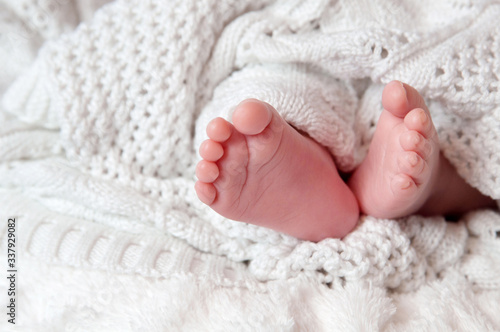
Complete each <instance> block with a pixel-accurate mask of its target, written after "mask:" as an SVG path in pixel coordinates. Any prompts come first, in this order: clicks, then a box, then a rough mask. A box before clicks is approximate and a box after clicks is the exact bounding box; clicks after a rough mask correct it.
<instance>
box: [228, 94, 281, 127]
mask: <svg viewBox="0 0 500 332" xmlns="http://www.w3.org/2000/svg"><path fill="white" fill-rule="evenodd" d="M271 119H272V112H271V110H270V109H269V108H268V106H267V104H266V103H264V102H261V101H259V100H257V99H247V100H244V101H243V102H241V104H239V105H238V107H237V108H236V110H235V111H234V113H233V118H232V120H233V124H234V126H235V128H236V129H237V130H238V131H239V132H240V133H242V134H244V135H257V134H260V133H261V132H262V131H263V130H264V129H265V128H266V127H267V125H268V124H269V123H270V122H271Z"/></svg>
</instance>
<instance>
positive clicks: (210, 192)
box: [194, 181, 217, 205]
mask: <svg viewBox="0 0 500 332" xmlns="http://www.w3.org/2000/svg"><path fill="white" fill-rule="evenodd" d="M194 189H195V190H196V195H198V198H199V199H200V201H202V202H203V203H205V204H207V205H211V204H212V203H213V202H214V201H215V197H216V196H217V190H216V189H215V187H214V185H213V184H211V183H204V182H201V181H197V182H196V183H195V184H194Z"/></svg>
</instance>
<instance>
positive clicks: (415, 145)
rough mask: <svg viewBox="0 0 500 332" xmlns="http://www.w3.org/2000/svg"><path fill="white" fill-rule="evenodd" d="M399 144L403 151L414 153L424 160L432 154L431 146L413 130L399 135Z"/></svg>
mask: <svg viewBox="0 0 500 332" xmlns="http://www.w3.org/2000/svg"><path fill="white" fill-rule="evenodd" d="M399 143H400V144H401V147H402V148H403V150H405V151H414V152H416V153H417V154H418V155H419V156H420V157H422V158H423V159H424V160H427V159H428V157H429V156H430V155H431V154H432V149H433V148H432V144H431V143H430V142H429V140H428V139H426V138H425V137H424V136H423V135H422V134H420V133H419V132H417V131H415V130H408V131H406V132H404V133H402V134H401V136H400V137H399Z"/></svg>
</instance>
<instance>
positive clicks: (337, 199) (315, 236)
mask: <svg viewBox="0 0 500 332" xmlns="http://www.w3.org/2000/svg"><path fill="white" fill-rule="evenodd" d="M207 134H208V136H209V138H210V139H208V140H206V141H205V142H203V143H202V145H201V146H200V155H201V157H202V158H203V160H202V161H200V162H199V164H198V165H197V169H196V175H197V177H198V179H199V181H198V182H197V183H196V187H195V188H196V192H197V194H198V197H199V198H200V200H201V201H202V202H204V203H205V204H207V205H209V206H210V207H211V208H212V209H214V210H215V211H216V212H218V213H220V214H221V215H223V216H225V217H227V218H230V219H233V220H238V221H244V222H248V223H252V224H256V225H261V226H265V227H269V228H272V229H275V230H277V231H281V232H283V233H287V234H290V235H292V236H296V237H298V238H301V239H305V240H310V241H319V240H322V239H324V238H327V237H343V236H345V235H346V234H347V233H349V232H350V231H351V230H352V229H353V228H354V227H355V225H356V222H357V220H358V216H359V211H358V206H357V202H356V199H355V197H354V196H353V194H352V192H351V190H350V189H349V188H348V187H347V185H346V184H345V183H344V181H343V180H342V179H341V178H340V176H339V174H338V171H337V169H336V167H335V164H334V162H333V160H332V158H331V156H330V154H329V153H328V151H327V150H326V149H325V148H324V147H322V146H321V145H320V144H318V143H317V142H315V141H314V140H312V139H311V138H308V137H306V136H303V135H301V134H300V133H299V132H297V131H296V130H295V129H294V128H293V127H291V126H290V125H288V124H287V123H286V122H285V121H284V120H283V118H282V117H281V116H280V115H279V114H278V112H277V111H276V110H275V109H274V108H273V107H271V106H270V105H269V104H267V103H264V102H261V101H258V100H255V99H249V100H246V101H244V102H242V103H241V104H240V105H239V106H238V107H237V109H236V110H235V112H234V115H233V124H231V123H229V122H227V121H226V120H224V119H222V118H216V119H213V120H212V121H211V122H210V123H209V124H208V126H207Z"/></svg>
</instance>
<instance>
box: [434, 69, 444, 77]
mask: <svg viewBox="0 0 500 332" xmlns="http://www.w3.org/2000/svg"><path fill="white" fill-rule="evenodd" d="M443 74H444V70H443V69H441V68H436V72H435V75H436V77H439V76H441V75H443Z"/></svg>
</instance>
